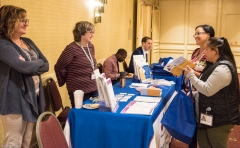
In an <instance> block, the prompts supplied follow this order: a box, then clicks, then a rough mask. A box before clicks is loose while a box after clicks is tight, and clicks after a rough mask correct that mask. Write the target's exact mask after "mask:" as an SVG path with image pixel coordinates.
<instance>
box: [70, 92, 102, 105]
mask: <svg viewBox="0 0 240 148" xmlns="http://www.w3.org/2000/svg"><path fill="white" fill-rule="evenodd" d="M97 94H98V91H97V90H96V91H93V92H90V93H86V94H85V93H84V96H83V102H84V101H85V100H87V99H90V97H96V96H97ZM68 95H69V99H70V101H71V105H72V108H73V107H75V103H74V94H73V92H68Z"/></svg>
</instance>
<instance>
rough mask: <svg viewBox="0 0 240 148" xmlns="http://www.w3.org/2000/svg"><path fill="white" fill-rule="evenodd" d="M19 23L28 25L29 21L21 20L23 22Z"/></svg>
mask: <svg viewBox="0 0 240 148" xmlns="http://www.w3.org/2000/svg"><path fill="white" fill-rule="evenodd" d="M20 22H22V23H23V24H25V25H26V24H29V19H23V20H21V21H20Z"/></svg>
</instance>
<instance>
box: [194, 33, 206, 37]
mask: <svg viewBox="0 0 240 148" xmlns="http://www.w3.org/2000/svg"><path fill="white" fill-rule="evenodd" d="M201 34H206V32H195V34H194V35H193V37H194V38H195V37H196V36H199V35H201Z"/></svg>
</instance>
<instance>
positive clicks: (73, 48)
mask: <svg viewBox="0 0 240 148" xmlns="http://www.w3.org/2000/svg"><path fill="white" fill-rule="evenodd" d="M88 47H89V51H90V53H91V56H92V59H93V61H94V67H95V69H96V59H95V56H94V55H95V53H94V46H93V44H91V43H89V44H88ZM84 50H85V52H86V54H87V55H88V56H89V52H88V48H87V47H84ZM54 68H55V73H56V76H57V80H58V85H59V86H60V87H61V86H63V85H64V84H65V83H66V85H67V90H68V92H74V91H75V90H79V89H80V90H83V91H84V93H85V94H86V93H90V92H93V91H96V90H97V86H96V81H95V80H92V79H91V76H92V74H93V69H92V67H91V63H90V61H89V59H88V58H87V56H86V55H85V53H84V52H83V50H82V48H81V47H80V46H79V45H78V44H76V43H75V42H72V43H70V44H69V45H67V47H66V48H65V49H64V51H63V52H62V54H61V55H60V57H59V58H58V61H57V63H56V64H55V67H54Z"/></svg>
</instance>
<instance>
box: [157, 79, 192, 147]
mask: <svg viewBox="0 0 240 148" xmlns="http://www.w3.org/2000/svg"><path fill="white" fill-rule="evenodd" d="M189 82H190V81H189ZM190 86H191V85H190ZM190 92H191V96H192V91H191V88H190ZM161 123H162V124H163V126H164V127H165V128H166V130H167V131H168V132H169V134H170V135H171V136H172V137H174V138H176V139H178V140H180V141H182V142H184V143H186V144H190V143H191V141H192V137H193V135H194V131H195V128H196V120H195V114H194V104H193V101H192V98H191V97H189V96H187V95H186V94H185V93H184V92H182V90H180V89H179V90H178V94H177V95H176V96H175V97H174V99H173V100H172V102H171V104H170V105H169V107H168V109H167V111H166V112H165V114H164V115H163V118H162V120H161Z"/></svg>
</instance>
